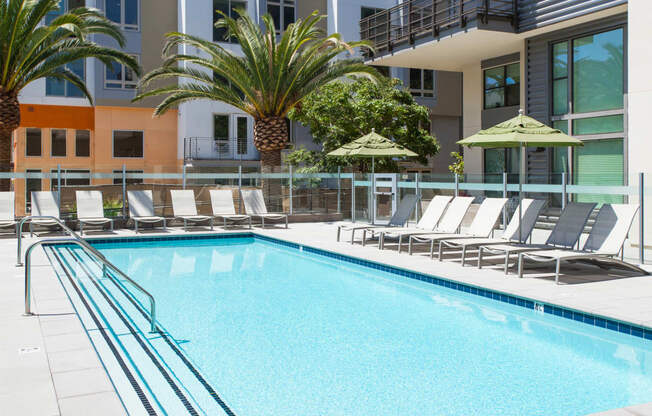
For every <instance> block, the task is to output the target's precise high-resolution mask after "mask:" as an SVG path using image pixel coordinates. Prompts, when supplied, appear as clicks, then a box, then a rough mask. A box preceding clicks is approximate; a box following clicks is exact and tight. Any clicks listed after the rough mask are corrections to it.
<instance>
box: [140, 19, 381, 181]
mask: <svg viewBox="0 0 652 416" xmlns="http://www.w3.org/2000/svg"><path fill="white" fill-rule="evenodd" d="M237 13H238V14H239V18H238V19H233V18H230V17H228V16H226V15H225V14H223V13H221V14H222V16H223V18H222V19H220V20H219V21H218V22H217V23H216V27H219V28H225V29H226V31H227V32H226V33H227V34H226V36H227V37H228V38H231V39H235V40H236V41H237V42H238V43H239V44H240V46H241V47H242V54H240V53H237V52H234V51H232V50H230V49H225V48H223V47H222V46H221V45H220V44H219V43H216V42H211V41H208V40H205V39H201V38H197V37H195V36H191V35H188V34H184V33H178V32H172V33H168V34H167V35H166V36H167V43H166V46H165V48H164V52H163V53H164V55H165V62H164V65H163V66H162V67H161V68H159V69H156V70H154V71H152V72H150V73H149V74H147V75H145V77H144V78H143V79H142V81H141V86H140V87H141V89H146V88H147V86H148V85H149V83H150V82H152V81H154V80H161V79H170V78H173V79H175V80H176V79H177V78H178V79H179V83H178V84H176V83H175V84H174V85H170V86H167V87H163V88H155V89H151V90H149V91H144V92H142V93H141V94H140V95H139V96H137V97H136V98H135V99H136V100H139V99H142V98H145V97H149V96H156V95H166V96H167V97H166V98H165V99H164V100H163V102H162V103H161V104H160V105H159V106H158V107H157V108H156V112H155V113H156V114H162V113H164V112H165V111H167V110H168V109H170V108H172V107H174V106H176V105H179V104H181V103H183V102H187V101H194V100H213V101H222V102H224V103H227V104H231V105H232V106H234V107H236V108H238V109H240V110H242V111H243V112H245V113H247V114H250V115H251V116H252V117H253V118H254V145H255V146H256V148H257V149H258V150H259V151H260V153H261V163H262V168H263V171H270V170H271V168H272V167H273V166H279V165H280V164H281V150H282V149H285V148H286V147H287V145H288V128H287V122H286V117H287V114H288V112H289V111H290V110H292V109H293V108H295V107H296V106H298V105H300V103H301V102H302V101H303V99H304V98H305V97H306V96H308V95H309V94H310V93H311V92H313V91H315V90H316V89H318V88H320V87H322V86H324V85H326V84H328V83H329V82H332V81H333V80H336V79H338V78H340V77H342V76H345V75H359V76H366V77H369V78H375V77H377V76H379V75H378V72H377V71H376V70H375V69H373V68H371V67H369V66H367V65H364V64H363V63H362V62H361V61H360V60H359V59H341V58H338V56H339V55H342V54H344V53H346V52H352V51H353V48H356V47H367V46H368V43H366V42H351V43H346V42H343V41H342V39H341V37H340V35H339V34H337V33H334V34H331V35H328V36H326V35H325V34H324V33H323V31H322V30H321V29H319V28H318V27H317V26H318V24H319V22H320V21H321V20H322V18H323V16H319V15H318V14H317V12H314V13H312V14H311V15H310V16H308V17H307V18H306V19H298V20H297V21H296V22H295V23H294V24H291V25H289V26H288V27H287V28H286V29H285V31H284V32H283V34H282V35H281V36H280V37H278V38H277V36H275V35H274V33H275V30H274V22H273V20H272V17H271V16H270V15H265V16H263V18H262V20H263V26H264V28H261V27H260V26H259V25H258V24H257V23H256V22H254V20H253V19H252V18H251V17H250V16H249V15H248V14H247V13H246V12H245V11H244V10H238V11H237ZM185 46H190V48H185ZM177 50H188V51H191V52H187V53H176V51H177ZM192 51H196V52H194V53H193V52H192ZM336 58H337V59H336Z"/></svg>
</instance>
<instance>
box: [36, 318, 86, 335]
mask: <svg viewBox="0 0 652 416" xmlns="http://www.w3.org/2000/svg"><path fill="white" fill-rule="evenodd" d="M39 318H40V317H39ZM40 321H41V331H42V332H43V335H44V336H46V337H49V336H53V335H62V334H71V333H75V332H82V331H83V330H84V328H83V327H82V325H81V323H80V322H79V318H78V317H77V315H73V314H64V315H51V316H44V317H43V318H42V319H41V318H40Z"/></svg>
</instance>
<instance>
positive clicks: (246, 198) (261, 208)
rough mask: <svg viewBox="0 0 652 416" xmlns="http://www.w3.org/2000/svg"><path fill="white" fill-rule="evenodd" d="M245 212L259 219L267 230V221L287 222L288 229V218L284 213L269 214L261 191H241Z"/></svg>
mask: <svg viewBox="0 0 652 416" xmlns="http://www.w3.org/2000/svg"><path fill="white" fill-rule="evenodd" d="M240 195H241V196H242V202H243V203H244V206H245V211H246V212H247V214H248V215H250V216H252V217H259V218H260V221H261V225H262V227H263V228H265V220H272V221H282V220H285V228H288V216H287V214H284V213H282V212H278V213H272V212H267V206H266V205H265V198H263V191H261V190H260V189H243V190H241V191H240Z"/></svg>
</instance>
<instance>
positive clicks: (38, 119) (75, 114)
mask: <svg viewBox="0 0 652 416" xmlns="http://www.w3.org/2000/svg"><path fill="white" fill-rule="evenodd" d="M93 110H94V109H93V107H76V106H63V105H43V104H21V105H20V126H21V127H41V128H60V129H77V130H93V128H94V127H95V112H94V111H93Z"/></svg>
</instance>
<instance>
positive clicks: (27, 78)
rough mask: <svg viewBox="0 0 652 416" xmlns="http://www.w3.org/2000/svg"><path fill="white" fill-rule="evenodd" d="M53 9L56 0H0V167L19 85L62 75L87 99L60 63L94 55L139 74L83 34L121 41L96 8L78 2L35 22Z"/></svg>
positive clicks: (6, 165)
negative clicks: (61, 12)
mask: <svg viewBox="0 0 652 416" xmlns="http://www.w3.org/2000/svg"><path fill="white" fill-rule="evenodd" d="M58 11H59V0H0V172H6V171H9V170H10V163H11V135H12V133H13V131H14V130H15V129H17V128H18V126H19V125H20V106H19V103H18V94H19V93H20V91H21V90H22V89H23V88H25V86H27V85H28V84H30V83H32V82H34V81H36V80H38V79H41V78H56V79H60V80H65V81H68V82H69V83H70V84H72V85H74V86H75V87H77V88H79V90H81V92H82V93H83V94H84V95H85V96H86V97H87V98H88V100H89V101H90V102H91V104H92V97H91V95H90V93H89V92H88V90H87V89H86V86H85V84H84V80H83V79H81V78H80V77H79V76H78V75H76V74H75V73H74V72H72V71H70V70H68V69H66V67H65V65H66V64H70V63H72V62H75V61H78V60H82V59H84V58H97V59H99V60H100V61H102V62H103V63H104V64H105V65H111V64H112V63H113V62H119V63H122V64H124V65H126V66H128V67H129V68H131V69H132V70H133V71H134V72H135V73H136V74H138V75H140V73H141V70H140V66H139V65H138V62H137V61H136V59H134V58H133V57H131V56H129V55H127V54H126V53H123V52H120V51H118V50H115V49H112V48H106V47H102V46H99V45H97V44H96V43H94V42H92V41H90V40H89V39H88V37H89V35H92V34H103V35H106V36H109V37H110V38H113V39H114V40H116V41H117V42H118V44H119V45H120V46H124V43H125V39H124V36H123V35H122V32H121V31H120V29H119V27H118V26H117V25H115V24H114V23H112V22H111V21H109V20H108V19H107V18H105V17H104V16H103V15H102V14H101V12H100V11H99V10H95V9H89V8H85V7H80V8H77V9H75V10H71V11H70V12H68V13H63V14H60V15H59V16H56V17H53V19H52V21H51V22H50V23H49V24H45V25H42V24H41V22H43V21H44V19H46V16H47V15H48V14H49V15H50V16H53V15H54V14H56V13H57V12H58ZM8 189H9V181H8V180H2V181H0V190H8Z"/></svg>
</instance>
